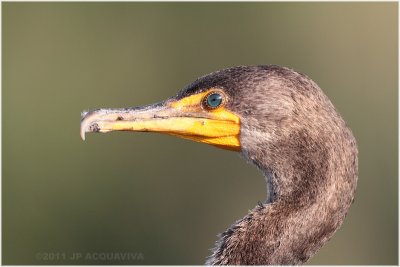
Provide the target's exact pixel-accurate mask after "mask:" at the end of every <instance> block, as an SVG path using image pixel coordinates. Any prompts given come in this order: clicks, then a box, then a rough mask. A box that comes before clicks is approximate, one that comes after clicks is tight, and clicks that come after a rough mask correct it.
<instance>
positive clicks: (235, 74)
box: [81, 65, 358, 265]
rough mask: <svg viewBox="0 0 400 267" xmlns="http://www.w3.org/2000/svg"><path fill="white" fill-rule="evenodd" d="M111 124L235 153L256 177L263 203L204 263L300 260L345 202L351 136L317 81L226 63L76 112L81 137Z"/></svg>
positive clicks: (350, 187) (335, 222) (351, 184)
mask: <svg viewBox="0 0 400 267" xmlns="http://www.w3.org/2000/svg"><path fill="white" fill-rule="evenodd" d="M110 131H143V132H160V133H165V134H170V135H174V136H178V137H181V138H186V139H190V140H194V141H197V142H202V143H206V144H210V145H214V146H217V147H220V148H224V149H229V150H233V151H238V152H240V153H241V155H242V156H243V157H244V158H245V159H247V160H248V161H249V162H251V163H253V164H254V165H256V166H257V167H258V168H259V169H260V170H261V172H262V173H263V174H264V176H265V179H266V182H267V185H268V186H267V188H268V194H267V200H266V201H265V202H264V203H261V202H260V203H259V204H258V205H256V207H255V208H254V209H253V210H251V211H250V212H249V214H247V215H246V216H245V217H244V218H243V219H240V220H238V221H237V222H235V223H234V224H233V225H232V226H230V227H229V228H228V230H226V231H225V232H223V233H222V234H221V236H220V240H219V241H217V242H216V245H215V248H214V249H213V253H212V255H211V256H210V257H209V258H208V259H207V262H206V264H210V265H226V264H229V265H237V264H240V265H253V264H257V265H259V264H260V265H265V264H279V265H280V264H286V265H293V264H301V263H304V262H306V261H307V260H308V259H309V258H310V257H311V256H312V255H313V254H315V253H316V252H317V251H318V249H320V248H321V247H322V246H323V245H324V243H326V242H327V241H328V240H329V239H330V238H331V237H332V235H333V234H334V233H335V231H336V230H337V229H338V228H339V227H340V226H341V224H342V222H343V220H344V218H345V216H346V214H347V211H348V209H349V207H350V205H351V203H352V202H353V199H354V193H355V189H356V185H357V176H358V159H357V154H358V152H357V145H356V140H355V138H354V136H353V134H352V132H351V130H350V129H349V128H348V126H347V125H346V123H345V121H344V120H343V119H342V117H341V116H340V115H339V113H338V112H337V111H336V109H335V107H334V106H333V105H332V103H331V102H330V101H329V99H328V97H327V96H326V95H325V94H324V93H323V92H322V90H321V89H320V88H319V87H318V85H317V84H315V83H314V82H313V81H312V80H311V79H310V78H308V77H307V76H305V75H303V74H300V73H298V72H295V71H293V70H291V69H289V68H284V67H279V66H274V65H263V66H239V67H233V68H228V69H224V70H221V71H217V72H214V73H211V74H209V75H206V76H203V77H200V78H198V79H197V80H196V81H194V82H193V83H192V84H190V85H188V86H186V87H185V88H184V89H183V90H181V91H180V92H179V93H178V94H177V95H176V96H174V97H171V98H169V99H167V100H165V101H163V102H161V103H158V104H153V105H148V106H144V107H133V108H123V109H97V110H93V111H90V112H84V113H83V114H82V121H81V137H82V139H85V133H86V132H110Z"/></svg>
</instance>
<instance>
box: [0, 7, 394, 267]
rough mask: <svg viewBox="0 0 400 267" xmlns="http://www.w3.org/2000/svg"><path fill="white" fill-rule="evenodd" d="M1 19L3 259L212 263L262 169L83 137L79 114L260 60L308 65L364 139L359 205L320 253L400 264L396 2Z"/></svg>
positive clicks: (213, 151) (184, 146)
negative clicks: (217, 246) (210, 259)
mask: <svg viewBox="0 0 400 267" xmlns="http://www.w3.org/2000/svg"><path fill="white" fill-rule="evenodd" d="M2 22H3V24H2V33H3V35H2V37H3V39H2V40H3V42H2V49H3V50H2V55H3V62H2V79H3V83H2V88H3V90H2V114H3V116H2V126H3V127H2V141H3V142H2V145H3V147H2V149H3V150H2V220H3V221H2V250H3V251H2V256H3V259H2V260H3V264H202V263H204V260H205V258H206V256H208V255H209V254H210V251H209V249H210V248H211V247H213V245H214V241H216V239H217V237H216V235H217V234H218V233H220V232H222V231H224V230H225V229H226V228H227V227H228V226H229V225H230V224H231V223H233V222H234V221H235V220H236V219H239V218H241V217H243V216H244V215H245V214H246V213H247V211H248V210H249V209H251V208H253V207H254V206H255V205H256V203H257V201H259V200H264V199H265V194H266V190H265V184H264V180H263V177H262V176H261V174H260V173H259V172H258V171H257V170H256V168H254V167H253V166H251V165H249V164H247V163H245V162H244V161H243V160H242V159H241V158H240V157H239V155H238V154H237V153H234V152H230V151H223V150H219V149H217V148H214V147H211V146H207V145H204V144H198V143H193V142H190V141H186V140H181V139H177V138H174V137H170V136H163V135H157V134H145V133H135V134H134V133H111V134H88V135H87V140H86V141H85V142H83V141H82V140H81V139H80V137H79V123H80V113H81V111H83V110H86V109H93V108H99V107H127V106H136V105H143V104H147V103H153V102H157V101H159V100H162V99H165V98H167V97H169V96H171V95H174V94H175V93H176V92H177V91H178V90H180V89H181V88H182V87H183V86H185V85H186V84H187V83H189V82H191V81H193V80H194V79H195V78H196V77H198V76H200V75H204V74H206V73H209V72H212V71H215V70H218V69H221V68H225V67H230V66H235V65H254V64H278V65H283V66H288V67H292V68H294V69H296V70H298V71H300V72H303V73H306V74H307V75H309V76H310V77H311V78H312V79H313V80H315V81H316V82H317V83H318V84H319V85H320V87H321V88H322V89H323V90H324V91H325V93H326V94H327V95H328V96H329V97H330V99H331V100H332V102H333V103H334V104H335V106H336V107H337V108H338V110H339V111H340V112H341V114H342V115H343V116H344V118H345V119H346V121H347V122H348V124H349V125H350V127H351V129H352V130H353V132H354V134H355V136H356V138H357V141H358V146H359V151H360V154H359V165H360V175H359V184H358V189H357V195H356V200H355V203H354V205H353V206H352V208H351V210H350V212H349V214H348V217H347V219H346V221H345V223H344V224H343V226H342V228H341V229H340V230H339V231H338V232H337V233H336V235H335V236H334V237H333V238H332V240H331V241H330V242H329V243H328V244H327V245H326V246H324V247H323V248H322V249H321V250H320V251H319V253H318V254H317V255H316V256H315V257H313V258H312V259H311V260H310V261H309V263H310V264H397V259H398V258H397V252H398V240H397V237H398V213H397V210H398V204H397V203H398V202H397V193H398V192H397V191H398V181H397V162H398V155H397V147H398V142H397V135H398V130H397V127H398V125H397V121H398V119H397V99H398V93H397V86H398V77H397V73H398V65H397V64H398V62H397V58H398V55H397V45H398V44H397V40H398V37H397V31H398V29H397V3H393V2H392V3H3V4H2ZM106 252H107V253H126V254H124V255H128V256H129V257H130V258H129V259H125V260H124V259H118V258H117V256H111V257H112V259H109V260H107V259H104V258H99V257H103V256H104V255H105V254H102V255H103V256H99V255H100V254H95V253H106ZM74 253H75V254H74ZM87 253H89V254H87ZM80 254H81V255H82V258H79V259H76V257H75V258H73V257H74V255H80ZM87 255H89V257H90V258H87ZM113 255H114V254H113ZM83 256H86V258H85V257H83ZM135 257H136V258H135Z"/></svg>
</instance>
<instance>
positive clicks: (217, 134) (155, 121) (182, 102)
mask: <svg viewBox="0 0 400 267" xmlns="http://www.w3.org/2000/svg"><path fill="white" fill-rule="evenodd" d="M291 75H292V76H293V75H297V76H298V75H300V74H298V73H296V72H294V71H292V70H290V69H287V68H282V67H278V66H272V65H270V66H239V67H234V68H229V69H225V70H221V71H217V72H214V73H211V74H208V75H205V76H203V77H200V78H198V79H197V80H196V81H195V82H193V83H192V84H190V85H188V86H186V87H185V88H184V89H182V90H181V91H180V92H179V93H178V94H177V95H176V96H174V97H171V98H169V99H167V100H165V101H163V102H160V103H157V104H152V105H147V106H142V107H131V108H121V109H97V110H93V111H90V112H84V113H83V114H82V121H81V137H82V139H85V133H87V132H102V133H105V132H111V131H139V132H158V133H164V134H169V135H173V136H178V137H181V138H185V139H190V140H193V141H197V142H202V143H206V144H210V145H214V146H217V147H219V148H223V149H228V150H233V151H241V150H242V148H243V147H246V146H249V145H254V144H257V142H258V141H259V140H260V139H262V140H264V141H265V140H268V139H273V138H272V136H273V135H276V134H277V131H280V132H282V131H283V132H285V129H284V127H283V126H284V122H285V121H286V120H287V119H288V118H291V117H293V116H292V115H293V110H294V109H295V105H296V99H295V98H294V96H293V94H292V93H291V89H290V86H291V83H290V76H291ZM296 94H297V93H296ZM261 135H262V136H261ZM247 143H248V144H247Z"/></svg>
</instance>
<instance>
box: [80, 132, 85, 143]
mask: <svg viewBox="0 0 400 267" xmlns="http://www.w3.org/2000/svg"><path fill="white" fill-rule="evenodd" d="M81 138H82V140H83V141H85V130H83V129H81Z"/></svg>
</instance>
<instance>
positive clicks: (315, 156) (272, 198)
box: [207, 128, 357, 265]
mask: <svg viewBox="0 0 400 267" xmlns="http://www.w3.org/2000/svg"><path fill="white" fill-rule="evenodd" d="M346 129H347V128H346ZM331 135H332V136H325V138H321V137H317V138H313V137H312V135H310V133H309V132H308V131H299V132H296V133H294V134H291V135H290V136H287V138H284V139H282V140H279V141H277V142H276V143H274V144H272V145H267V147H268V149H267V151H264V152H260V153H259V154H252V155H246V154H245V157H248V159H249V160H250V161H251V162H253V163H254V164H255V165H256V166H257V167H258V168H259V169H261V170H262V171H263V173H264V175H265V178H266V181H267V186H268V192H269V193H268V198H267V201H266V203H264V204H263V203H260V204H259V205H258V206H256V207H255V208H254V209H253V210H252V211H250V212H249V214H248V215H246V216H245V217H244V218H243V219H241V220H239V221H237V222H236V223H235V224H233V225H232V226H231V227H230V228H229V229H228V230H227V231H225V232H224V233H222V235H221V239H220V240H219V241H218V242H217V245H216V248H215V250H214V253H213V255H212V256H211V257H210V258H209V260H208V262H207V263H209V264H229V265H236V264H241V265H243V264H244V265H252V264H257V265H264V264H275V265H277V264H279V265H281V264H285V265H292V264H301V263H303V262H305V261H307V260H308V259H309V258H310V257H311V256H312V255H313V254H315V252H316V251H317V250H318V249H319V248H320V247H322V245H323V244H324V243H325V242H326V241H328V240H329V239H330V238H331V236H332V235H333V233H334V232H335V231H336V229H338V228H339V227H340V225H341V224H342V222H343V219H344V217H345V215H346V213H347V210H348V209H349V207H350V204H351V202H352V200H353V196H354V190H355V186H356V179H357V163H356V162H357V152H356V151H357V150H356V147H355V141H354V138H353V137H352V135H351V133H350V132H347V130H346V132H345V133H340V134H335V133H331ZM317 136H318V135H317ZM319 136H320V135H319ZM338 139H340V140H338ZM327 142H328V144H327ZM337 144H343V145H337ZM264 147H266V145H264ZM253 151H255V150H253Z"/></svg>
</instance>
